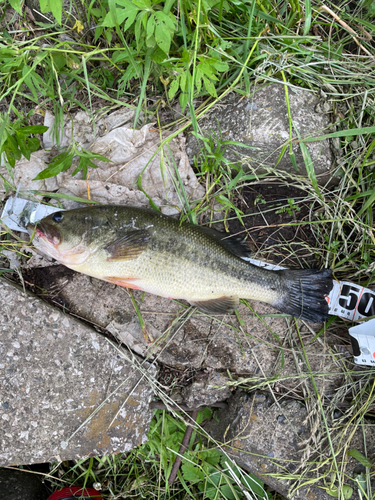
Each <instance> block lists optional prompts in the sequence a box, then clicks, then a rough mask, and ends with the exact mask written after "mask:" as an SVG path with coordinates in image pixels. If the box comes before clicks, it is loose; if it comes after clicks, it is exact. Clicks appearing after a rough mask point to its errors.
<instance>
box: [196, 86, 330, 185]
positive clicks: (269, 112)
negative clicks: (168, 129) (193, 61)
mask: <svg viewBox="0 0 375 500" xmlns="http://www.w3.org/2000/svg"><path fill="white" fill-rule="evenodd" d="M288 93H289V102H290V111H291V116H292V120H293V124H294V130H293V131H292V136H293V138H295V139H298V136H297V133H296V130H297V131H298V133H299V135H300V137H301V138H306V137H314V136H319V135H322V134H323V133H324V132H325V131H326V129H327V127H328V126H329V125H330V113H329V112H328V108H327V106H328V105H329V103H326V107H325V108H324V113H323V114H322V113H321V112H319V113H318V112H316V111H315V107H316V106H317V104H318V103H319V99H318V98H317V97H316V96H315V95H314V94H313V93H311V92H309V91H307V90H304V89H297V88H295V87H289V88H288ZM330 109H332V106H331V108H330ZM200 127H201V133H202V134H203V135H205V136H209V135H211V136H212V137H213V138H215V134H216V137H219V138H220V137H221V139H222V140H223V141H225V140H230V141H237V142H240V143H242V144H243V145H244V146H233V145H229V146H227V147H226V150H225V153H224V157H225V158H226V159H227V160H228V161H230V162H232V163H241V164H242V167H243V168H245V169H246V168H247V169H248V168H251V170H254V171H256V172H257V173H262V172H263V171H264V168H265V169H271V170H273V169H275V165H276V163H277V161H278V159H279V156H280V152H281V148H282V146H283V145H284V144H285V143H286V142H287V141H288V140H289V120H288V111H287V105H286V99H285V89H284V85H283V84H276V83H274V84H272V85H268V86H266V87H260V88H257V89H256V90H255V91H254V93H253V95H252V96H251V97H249V98H239V97H238V96H237V95H236V94H231V95H230V96H229V97H227V98H225V99H224V100H223V101H221V102H220V103H219V104H218V105H217V106H216V107H215V108H214V109H213V111H212V112H210V113H208V114H207V115H205V117H204V118H203V119H202V121H201V122H200ZM245 146H251V148H252V149H250V148H248V147H245ZM306 146H307V149H308V151H309V153H310V156H311V159H312V162H313V165H314V169H315V174H316V176H317V177H318V181H319V182H322V183H324V182H326V181H327V179H328V177H329V173H330V170H331V168H332V166H333V161H334V158H333V154H332V151H331V148H330V144H329V141H327V140H326V141H320V142H312V143H307V144H306ZM199 149H200V146H199V145H198V143H197V140H196V138H195V137H194V136H193V135H190V136H189V138H188V141H187V148H186V152H187V154H188V156H189V159H190V161H192V160H193V157H194V155H196V154H197V153H198V151H199ZM288 151H289V146H288V148H287V151H286V152H285V154H284V156H283V158H282V159H281V161H280V162H279V163H278V165H277V167H276V168H277V169H278V170H283V171H286V172H289V173H290V174H293V175H295V174H296V173H297V174H300V175H306V167H305V163H304V160H303V156H302V153H301V149H300V146H299V144H298V143H297V141H296V140H295V141H294V144H293V152H294V153H295V155H296V163H297V166H298V169H299V170H298V172H296V170H295V169H294V167H293V165H292V163H291V161H290V158H289V155H288Z"/></svg>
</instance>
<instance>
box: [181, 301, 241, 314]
mask: <svg viewBox="0 0 375 500" xmlns="http://www.w3.org/2000/svg"><path fill="white" fill-rule="evenodd" d="M190 304H191V305H192V306H196V307H197V308H198V309H199V310H200V311H202V312H205V313H207V314H226V313H231V312H233V311H234V309H237V307H238V305H239V299H238V297H219V298H218V299H210V300H203V301H199V302H190Z"/></svg>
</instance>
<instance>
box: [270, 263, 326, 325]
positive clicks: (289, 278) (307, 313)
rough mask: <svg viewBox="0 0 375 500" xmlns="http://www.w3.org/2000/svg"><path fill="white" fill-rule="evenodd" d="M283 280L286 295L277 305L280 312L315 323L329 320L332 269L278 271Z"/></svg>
mask: <svg viewBox="0 0 375 500" xmlns="http://www.w3.org/2000/svg"><path fill="white" fill-rule="evenodd" d="M276 272H277V273H279V274H280V276H281V277H282V278H283V282H284V283H283V284H284V287H283V288H284V293H283V294H282V297H281V299H280V300H278V302H277V303H274V304H272V305H273V306H274V307H276V308H277V309H279V311H281V312H284V313H287V314H290V315H292V316H295V317H296V318H300V319H303V320H306V321H311V322H313V323H322V322H323V321H325V320H326V319H327V318H328V303H327V300H326V297H327V295H328V294H329V292H330V291H331V290H332V287H333V280H332V271H331V270H330V269H323V270H321V271H320V270H318V269H298V270H291V269H286V270H282V271H276Z"/></svg>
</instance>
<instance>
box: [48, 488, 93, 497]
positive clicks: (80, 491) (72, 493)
mask: <svg viewBox="0 0 375 500" xmlns="http://www.w3.org/2000/svg"><path fill="white" fill-rule="evenodd" d="M80 497H84V498H87V500H102V496H101V494H100V493H99V492H98V491H96V490H94V488H81V487H80V486H71V487H70V488H63V489H62V490H59V491H55V493H52V495H51V496H49V497H48V498H47V500H68V499H69V500H73V499H74V498H80Z"/></svg>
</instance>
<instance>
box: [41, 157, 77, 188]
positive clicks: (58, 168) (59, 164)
mask: <svg viewBox="0 0 375 500" xmlns="http://www.w3.org/2000/svg"><path fill="white" fill-rule="evenodd" d="M73 157H74V152H73V151H69V152H68V151H65V152H64V153H60V154H59V155H57V156H55V158H54V159H53V160H52V161H51V163H50V165H49V166H48V167H47V168H45V169H44V170H42V171H41V172H39V174H38V175H37V176H36V177H35V178H34V179H33V180H34V181H39V180H41V179H47V178H49V177H54V176H55V175H58V174H59V173H60V172H63V171H65V170H68V168H70V166H71V165H72V161H73Z"/></svg>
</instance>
